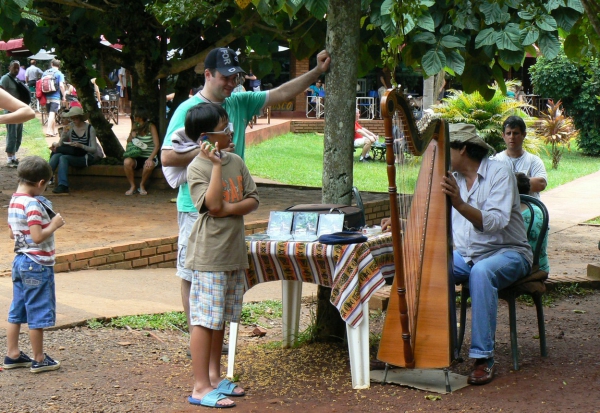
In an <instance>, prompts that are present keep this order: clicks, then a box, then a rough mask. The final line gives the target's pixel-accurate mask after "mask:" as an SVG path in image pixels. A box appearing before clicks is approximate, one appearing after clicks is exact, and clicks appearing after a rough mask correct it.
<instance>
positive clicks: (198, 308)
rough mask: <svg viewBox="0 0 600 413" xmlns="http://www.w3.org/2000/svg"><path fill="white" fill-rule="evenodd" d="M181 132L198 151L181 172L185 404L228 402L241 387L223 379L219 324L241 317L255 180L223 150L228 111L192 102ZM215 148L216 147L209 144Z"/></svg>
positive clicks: (238, 159) (227, 140) (227, 404)
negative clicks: (186, 306) (188, 217)
mask: <svg viewBox="0 0 600 413" xmlns="http://www.w3.org/2000/svg"><path fill="white" fill-rule="evenodd" d="M185 132H186V135H187V136H188V137H189V138H191V139H192V140H194V141H198V143H200V149H201V151H200V153H199V154H198V155H197V156H196V157H195V158H194V160H193V161H192V162H191V163H190V165H189V166H188V169H187V181H188V184H189V188H190V194H191V197H192V200H193V201H194V205H195V206H196V208H197V209H198V214H199V215H198V219H197V220H196V222H195V223H194V227H193V228H192V231H191V235H190V238H189V243H188V247H187V251H188V253H187V256H186V260H185V267H186V268H189V269H191V270H193V278H192V286H191V293H190V324H191V332H190V334H191V340H190V350H191V353H192V369H193V373H194V389H193V392H192V395H191V396H190V397H189V398H188V401H189V402H190V403H191V404H195V405H202V406H208V407H217V408H223V407H233V406H235V403H234V402H233V401H232V400H231V399H229V398H228V397H227V396H229V397H231V396H234V397H235V396H243V395H244V394H245V393H244V390H243V389H242V388H240V387H238V386H237V385H235V384H234V383H232V382H231V381H229V380H227V379H223V380H221V349H222V346H223V337H224V334H225V321H229V322H239V320H240V314H241V311H242V297H243V294H244V276H245V271H244V270H245V269H247V268H248V256H247V252H246V243H245V240H244V217H243V216H244V215H246V214H249V213H250V212H252V211H254V210H256V208H258V193H257V191H256V184H255V183H254V181H253V180H252V177H251V176H250V172H249V171H248V168H247V167H246V165H245V163H244V161H243V160H242V158H241V157H239V156H238V155H236V154H234V153H232V152H226V151H221V149H222V148H228V147H229V144H230V143H231V139H232V131H231V124H230V123H229V117H228V116H227V112H225V109H223V108H222V107H221V106H220V105H217V104H214V103H202V104H199V105H196V106H194V107H192V108H191V109H190V110H189V111H188V113H187V115H186V119H185ZM213 145H214V146H213Z"/></svg>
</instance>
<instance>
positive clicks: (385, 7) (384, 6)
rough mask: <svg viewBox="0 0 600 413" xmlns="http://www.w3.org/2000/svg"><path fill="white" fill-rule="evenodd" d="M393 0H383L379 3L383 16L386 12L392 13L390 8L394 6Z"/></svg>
mask: <svg viewBox="0 0 600 413" xmlns="http://www.w3.org/2000/svg"><path fill="white" fill-rule="evenodd" d="M395 3H396V1H395V0H385V1H384V2H383V3H381V9H380V10H381V15H382V16H385V15H388V14H392V9H393V8H394V4H395Z"/></svg>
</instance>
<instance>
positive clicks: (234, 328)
mask: <svg viewBox="0 0 600 413" xmlns="http://www.w3.org/2000/svg"><path fill="white" fill-rule="evenodd" d="M238 328H239V325H238V323H229V351H228V356H227V378H229V379H232V378H233V367H234V366H235V348H236V345H237V338H238Z"/></svg>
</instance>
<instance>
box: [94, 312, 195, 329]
mask: <svg viewBox="0 0 600 413" xmlns="http://www.w3.org/2000/svg"><path fill="white" fill-rule="evenodd" d="M106 325H107V326H108V327H115V328H125V327H126V326H128V327H131V328H133V329H136V330H187V319H186V317H185V313H183V312H182V311H171V312H168V313H162V314H142V315H133V316H124V317H117V318H113V319H112V320H110V321H109V322H108V323H107V324H106Z"/></svg>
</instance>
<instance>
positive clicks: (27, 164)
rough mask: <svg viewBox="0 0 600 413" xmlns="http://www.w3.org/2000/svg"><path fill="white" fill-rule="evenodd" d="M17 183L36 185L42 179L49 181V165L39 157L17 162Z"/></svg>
mask: <svg viewBox="0 0 600 413" xmlns="http://www.w3.org/2000/svg"><path fill="white" fill-rule="evenodd" d="M17 176H18V177H19V182H25V183H28V184H37V183H38V182H39V181H41V180H42V179H43V180H44V181H49V180H50V178H52V168H51V167H50V164H49V163H48V162H47V161H46V160H45V159H43V158H40V157H39V156H27V157H25V158H23V159H22V160H21V161H20V162H19V166H18V167H17Z"/></svg>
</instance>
